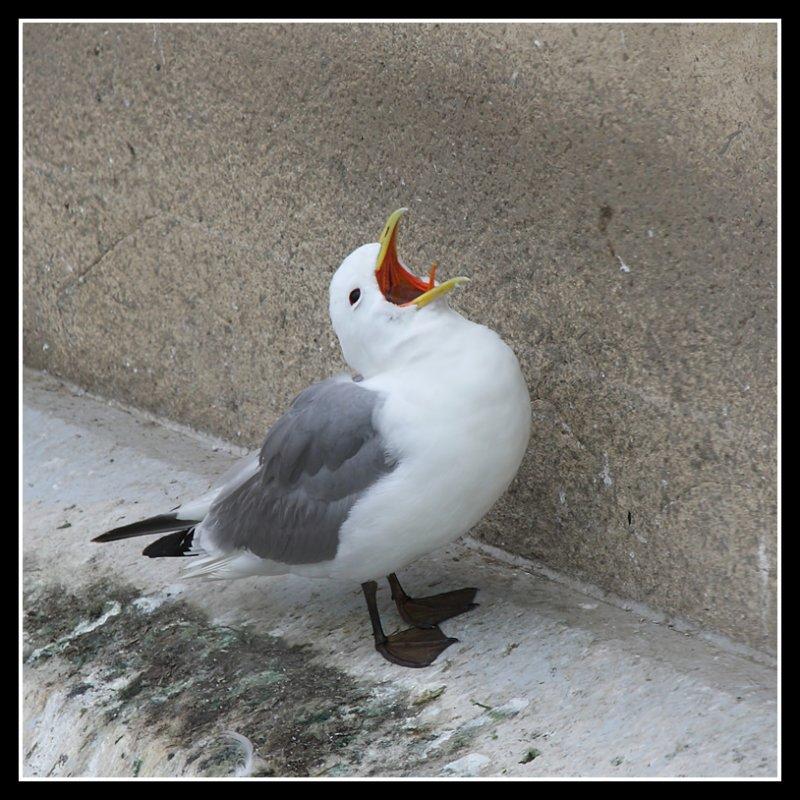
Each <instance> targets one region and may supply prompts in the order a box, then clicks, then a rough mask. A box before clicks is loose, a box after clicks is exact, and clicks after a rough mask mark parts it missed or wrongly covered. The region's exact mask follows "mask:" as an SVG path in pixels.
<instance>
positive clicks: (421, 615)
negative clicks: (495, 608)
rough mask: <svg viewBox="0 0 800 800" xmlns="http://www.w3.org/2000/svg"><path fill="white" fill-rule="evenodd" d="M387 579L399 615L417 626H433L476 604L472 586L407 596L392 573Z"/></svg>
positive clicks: (469, 609) (474, 590) (475, 590)
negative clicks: (439, 592)
mask: <svg viewBox="0 0 800 800" xmlns="http://www.w3.org/2000/svg"><path fill="white" fill-rule="evenodd" d="M387 579H388V581H389V586H391V589H392V600H394V602H395V603H396V605H397V610H398V611H399V612H400V616H401V617H402V618H403V619H404V620H405V621H406V622H407V623H408V624H409V625H415V626H416V627H418V628H430V627H433V626H435V625H438V624H439V623H440V622H444V620H446V619H450V618H451V617H455V616H457V615H458V614H463V613H464V612H466V611H471V610H472V609H473V608H476V607H477V606H478V603H474V602H473V600H474V599H475V595H476V594H477V593H478V590H477V589H473V588H472V587H468V588H465V589H456V590H454V591H452V592H443V593H442V594H434V595H431V596H430V597H409V596H408V595H407V594H406V593H405V591H404V590H403V587H402V586H401V585H400V581H399V580H397V576H396V575H395V574H394V573H392V574H391V575H389V576H388V577H387Z"/></svg>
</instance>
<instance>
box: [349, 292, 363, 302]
mask: <svg viewBox="0 0 800 800" xmlns="http://www.w3.org/2000/svg"><path fill="white" fill-rule="evenodd" d="M359 297H361V289H353V291H352V292H350V305H351V306H354V305H355V304H356V303H357V302H358V299H359Z"/></svg>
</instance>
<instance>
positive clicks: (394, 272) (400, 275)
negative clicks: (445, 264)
mask: <svg viewBox="0 0 800 800" xmlns="http://www.w3.org/2000/svg"><path fill="white" fill-rule="evenodd" d="M396 238H397V228H395V229H394V230H393V231H392V234H391V239H390V240H389V246H388V248H387V250H386V254H385V255H384V257H383V261H382V262H381V265H380V267H379V268H378V270H377V271H376V272H375V278H376V279H377V281H378V287H379V288H380V290H381V293H382V294H383V296H384V297H385V298H386V299H387V300H388V301H389V302H390V303H394V304H395V305H398V306H404V305H408V304H409V303H411V302H413V301H414V300H416V299H417V298H418V297H419V296H420V295H423V294H425V292H427V291H429V290H430V289H433V287H434V286H435V281H434V278H435V275H436V264H433V265H432V266H431V268H430V272H429V273H428V278H427V280H423V279H422V278H418V277H417V276H416V275H415V274H414V273H413V272H411V270H409V269H407V268H406V266H405V265H404V264H403V262H402V261H401V260H400V256H398V254H397V244H396V242H395V239H396Z"/></svg>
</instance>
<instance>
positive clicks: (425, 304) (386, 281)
mask: <svg viewBox="0 0 800 800" xmlns="http://www.w3.org/2000/svg"><path fill="white" fill-rule="evenodd" d="M405 211H406V209H404V208H401V209H399V210H398V211H395V212H394V213H393V214H392V215H391V216H390V217H389V219H388V220H387V222H386V225H385V226H384V229H383V233H382V234H381V238H380V241H379V242H375V243H373V244H365V245H362V246H361V247H359V248H358V249H356V250H354V251H353V252H352V253H350V255H349V256H347V258H346V259H345V260H344V261H343V262H342V264H341V266H340V267H339V269H337V270H336V272H335V273H334V276H333V278H332V279H331V285H330V304H329V309H330V315H331V322H332V323H333V329H334V331H336V336H337V337H338V338H339V344H340V345H341V347H342V354H343V355H344V359H345V361H347V363H348V364H349V365H350V367H351V368H352V369H354V370H356V371H357V372H359V373H361V374H362V375H363V376H364V377H365V378H368V377H370V376H372V375H374V374H376V373H378V372H381V371H383V370H384V369H387V368H389V367H391V366H393V365H395V364H399V363H404V362H406V361H408V360H410V359H415V358H417V357H418V356H419V355H420V353H421V352H422V348H424V347H425V346H426V343H427V346H430V344H431V341H432V340H431V338H430V336H431V335H435V333H434V331H433V328H435V327H436V326H437V323H440V322H441V320H442V318H443V317H449V316H452V315H455V312H454V311H452V309H450V307H449V305H448V303H447V299H446V298H445V295H446V294H447V293H448V292H449V291H451V290H452V289H454V288H455V287H456V286H458V285H459V284H461V283H465V282H466V281H467V280H468V278H463V277H462V278H451V279H450V280H449V281H445V282H444V283H441V284H440V283H437V282H436V281H435V280H434V274H435V272H436V266H435V265H434V266H433V267H431V271H430V274H429V276H428V278H427V279H423V278H419V277H417V276H416V275H415V274H414V273H413V272H411V271H410V270H409V269H407V268H406V267H405V265H404V264H403V262H402V261H401V260H400V257H399V256H398V255H397V245H396V238H397V225H398V223H399V221H400V218H401V217H402V215H403V213H404V212H405Z"/></svg>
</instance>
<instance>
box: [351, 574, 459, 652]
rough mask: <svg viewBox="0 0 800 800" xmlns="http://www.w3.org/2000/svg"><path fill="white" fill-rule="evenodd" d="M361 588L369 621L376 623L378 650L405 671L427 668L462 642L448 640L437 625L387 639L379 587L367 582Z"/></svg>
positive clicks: (374, 633)
mask: <svg viewBox="0 0 800 800" xmlns="http://www.w3.org/2000/svg"><path fill="white" fill-rule="evenodd" d="M361 588H362V589H363V591H364V597H365V598H366V601H367V609H368V610H369V618H370V621H371V622H372V633H373V636H374V637H375V649H376V650H377V651H378V652H379V653H380V654H381V655H382V656H383V657H384V658H385V659H386V660H387V661H391V662H392V663H393V664H399V665H400V666H401V667H427V666H429V665H430V664H432V663H433V662H434V661H435V660H436V658H437V657H438V656H439V654H440V653H441V652H442V651H443V650H446V649H447V648H448V647H450V645H451V644H455V643H456V642H457V641H458V639H452V638H450V637H449V636H445V635H444V633H442V631H441V630H440V629H439V628H438V626H436V625H429V626H427V627H425V628H409V629H408V630H405V631H399V632H398V633H393V634H392V635H391V636H387V635H386V634H385V633H384V632H383V626H382V625H381V618H380V614H379V613H378V604H377V601H376V592H377V589H378V584H377V583H375V581H367V583H363V584H361Z"/></svg>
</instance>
